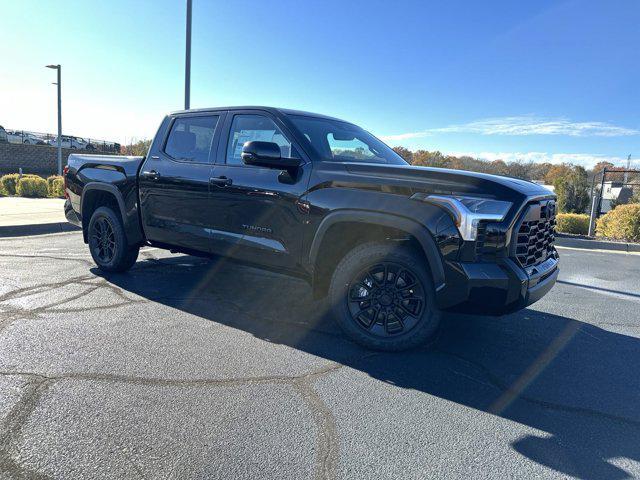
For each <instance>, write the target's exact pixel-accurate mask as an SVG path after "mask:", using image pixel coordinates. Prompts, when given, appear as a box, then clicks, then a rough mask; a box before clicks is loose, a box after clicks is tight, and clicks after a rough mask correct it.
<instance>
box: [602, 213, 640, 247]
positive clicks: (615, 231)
mask: <svg viewBox="0 0 640 480" xmlns="http://www.w3.org/2000/svg"><path fill="white" fill-rule="evenodd" d="M596 235H598V236H600V237H607V238H613V239H615V240H625V241H627V242H640V203H629V204H627V205H618V206H617V207H616V208H614V209H613V210H611V211H610V212H607V213H606V214H605V215H603V216H602V217H600V218H599V219H598V223H597V224H596Z"/></svg>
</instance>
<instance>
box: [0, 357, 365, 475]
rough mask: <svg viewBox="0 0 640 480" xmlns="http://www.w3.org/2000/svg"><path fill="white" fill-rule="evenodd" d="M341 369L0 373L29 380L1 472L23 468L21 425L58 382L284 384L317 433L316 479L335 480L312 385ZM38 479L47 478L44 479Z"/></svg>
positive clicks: (331, 447)
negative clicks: (191, 374)
mask: <svg viewBox="0 0 640 480" xmlns="http://www.w3.org/2000/svg"><path fill="white" fill-rule="evenodd" d="M360 360H362V359H360ZM342 367H343V365H342V364H340V363H335V362H332V363H329V364H327V365H325V366H323V367H320V368H318V369H315V370H313V371H311V372H308V373H304V374H300V375H292V376H288V375H265V376H256V377H238V378H229V379H165V378H155V377H137V376H132V375H115V374H100V373H94V374H90V373H67V374H61V375H44V374H41V373H33V372H21V371H0V376H20V377H25V378H28V379H30V381H29V383H28V391H27V392H26V393H25V394H23V398H22V400H21V401H19V402H17V403H16V405H15V406H14V407H13V409H12V410H11V411H10V412H9V414H8V415H7V419H6V420H5V422H4V423H5V426H4V428H3V430H4V433H3V434H2V435H1V436H0V468H2V469H4V470H6V471H8V472H9V473H17V474H20V469H21V468H22V467H21V466H20V465H19V463H18V462H17V461H16V460H15V457H16V456H18V454H19V452H17V451H16V450H15V448H14V447H13V445H14V444H15V443H16V442H17V440H18V439H19V438H20V436H21V434H22V428H23V426H24V424H25V423H26V421H27V420H28V418H29V417H30V415H31V414H32V413H33V411H34V410H35V409H36V407H37V405H38V403H39V401H40V399H41V398H42V397H43V396H44V394H45V393H46V391H47V390H48V389H49V388H51V387H52V386H53V385H54V384H56V383H58V382H61V381H65V380H77V381H94V382H95V381H97V382H109V383H127V384H133V385H142V386H163V387H168V386H171V387H193V386H203V387H229V386H241V385H259V384H285V385H290V386H292V387H293V388H294V389H295V390H296V391H297V392H298V393H299V395H300V397H301V398H302V400H303V402H304V404H305V405H306V407H307V408H308V409H309V411H310V412H311V415H312V418H313V421H314V423H315V424H316V427H317V430H318V432H317V435H316V446H317V451H318V453H317V461H316V466H315V478H316V479H319V480H321V479H322V480H324V479H333V478H336V471H337V465H338V460H339V442H338V433H337V426H336V420H335V417H334V415H333V413H332V412H331V410H330V409H329V408H328V407H327V405H326V403H325V402H324V401H323V400H322V399H321V398H320V396H319V395H318V394H317V392H316V391H315V390H314V388H313V383H314V381H315V380H316V379H318V378H320V377H322V376H324V375H327V374H329V373H331V372H334V371H336V370H338V369H340V368H342ZM134 468H135V469H136V471H137V472H138V473H139V474H140V475H141V477H142V478H144V475H143V473H142V471H141V470H140V469H139V466H137V465H134ZM22 473H24V472H22ZM18 478H31V477H30V476H24V475H22V474H20V475H18ZM41 478H46V476H44V477H41Z"/></svg>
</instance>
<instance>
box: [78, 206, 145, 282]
mask: <svg viewBox="0 0 640 480" xmlns="http://www.w3.org/2000/svg"><path fill="white" fill-rule="evenodd" d="M87 236H88V239H89V251H90V252H91V256H92V257H93V261H94V262H96V265H97V266H98V267H99V268H100V270H103V271H105V272H124V271H126V270H129V269H130V268H131V267H132V266H133V265H134V264H135V263H136V260H137V259H138V252H139V250H140V247H139V246H137V245H136V246H133V247H132V246H130V245H129V243H128V242H127V237H126V235H125V233H124V226H123V225H122V220H120V216H119V215H117V214H116V213H115V212H114V211H113V210H112V209H111V208H109V207H99V208H97V209H96V211H95V212H93V215H92V216H91V220H90V221H89V231H88V235H87Z"/></svg>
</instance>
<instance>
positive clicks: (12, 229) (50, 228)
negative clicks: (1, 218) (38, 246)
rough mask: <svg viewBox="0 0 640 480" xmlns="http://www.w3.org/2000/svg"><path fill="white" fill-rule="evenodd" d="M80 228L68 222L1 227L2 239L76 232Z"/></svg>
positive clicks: (0, 236)
mask: <svg viewBox="0 0 640 480" xmlns="http://www.w3.org/2000/svg"><path fill="white" fill-rule="evenodd" d="M76 230H80V227H76V226H75V225H73V224H71V223H68V222H58V223H36V224H33V225H5V226H0V238H5V237H26V236H29V235H45V234H47V233H61V232H74V231H76Z"/></svg>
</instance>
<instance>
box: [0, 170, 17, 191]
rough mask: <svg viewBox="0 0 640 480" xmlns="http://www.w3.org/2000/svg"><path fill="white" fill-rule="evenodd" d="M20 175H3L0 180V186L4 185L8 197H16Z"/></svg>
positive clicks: (3, 188)
mask: <svg viewBox="0 0 640 480" xmlns="http://www.w3.org/2000/svg"><path fill="white" fill-rule="evenodd" d="M19 177H20V175H18V174H17V173H10V174H8V175H3V176H2V177H1V178H0V184H2V190H4V191H5V192H6V193H7V195H15V194H16V182H17V181H18V178H19Z"/></svg>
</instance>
